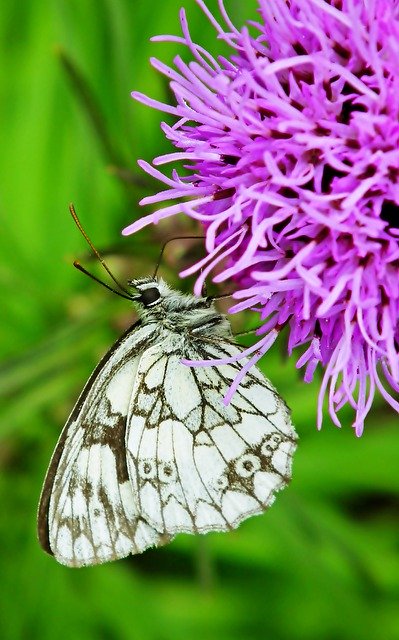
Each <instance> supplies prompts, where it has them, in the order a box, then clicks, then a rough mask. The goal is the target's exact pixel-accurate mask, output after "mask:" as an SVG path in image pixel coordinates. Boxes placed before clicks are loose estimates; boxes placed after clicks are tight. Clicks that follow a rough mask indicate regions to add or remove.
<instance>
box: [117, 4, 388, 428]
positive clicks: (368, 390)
mask: <svg viewBox="0 0 399 640" xmlns="http://www.w3.org/2000/svg"><path fill="white" fill-rule="evenodd" d="M197 1H198V4H199V5H200V6H201V7H202V9H203V10H204V12H205V13H206V15H207V16H208V18H209V20H210V21H211V22H212V23H213V25H214V27H215V29H216V31H217V34H218V37H219V39H222V40H224V41H225V42H226V43H227V44H228V45H229V46H230V47H231V50H232V51H231V56H230V57H229V58H225V57H219V58H218V59H217V60H216V59H214V58H213V57H212V56H211V55H210V54H209V53H208V52H207V51H205V49H203V48H202V47H201V46H200V45H198V44H196V43H194V42H193V41H192V40H191V37H190V33H189V30H188V26H187V21H186V16H185V13H184V11H183V10H182V11H181V14H180V20H181V25H182V30H183V37H182V38H177V37H172V36H165V37H158V38H154V40H158V41H165V40H167V41H173V42H181V43H182V44H183V45H186V47H188V49H189V50H190V53H191V55H192V62H191V63H189V64H186V63H184V62H183V60H182V59H181V58H180V57H176V58H175V60H174V68H170V67H167V66H166V65H164V64H163V63H162V62H160V61H158V60H152V64H153V66H154V67H155V68H156V69H157V70H158V71H160V72H161V73H163V74H164V75H165V76H166V77H167V78H168V79H169V81H170V87H171V89H172V91H173V93H174V95H175V98H176V105H174V106H169V105H167V104H163V103H160V102H157V101H155V100H151V99H150V98H148V97H146V96H143V95H142V94H140V93H134V94H133V96H134V97H135V98H136V99H137V100H140V101H141V102H143V103H144V104H146V105H149V106H151V107H155V108H157V109H160V110H161V111H164V112H166V113H169V114H172V115H173V116H175V117H176V122H175V124H174V125H173V126H169V125H167V124H165V123H163V124H162V128H163V131H164V133H165V135H166V137H167V138H168V139H169V140H171V142H172V143H173V145H174V146H175V147H176V148H177V149H178V151H177V152H176V153H170V154H168V155H166V156H160V157H157V158H155V159H154V161H153V165H149V164H148V163H146V162H141V163H140V164H141V166H142V167H143V169H144V170H145V171H147V172H148V173H149V174H150V175H152V176H154V177H155V178H157V179H159V180H160V181H161V182H163V183H164V184H166V185H167V189H166V190H163V191H161V192H160V193H158V194H157V195H155V196H151V197H148V198H145V199H144V200H143V201H142V204H151V205H154V204H158V203H167V202H168V201H170V200H172V201H175V203H172V204H167V206H164V208H160V209H158V210H157V211H156V212H155V213H153V214H151V215H149V216H146V217H145V218H142V219H140V220H138V221H137V222H135V223H133V224H132V225H130V226H129V227H127V228H126V229H125V230H124V234H129V233H133V232H135V231H137V230H138V229H141V228H142V227H143V226H145V225H146V224H149V223H156V222H158V221H159V220H161V219H162V218H166V217H167V216H171V215H173V214H176V213H185V214H186V215H188V216H190V217H192V218H194V219H196V220H199V221H200V222H201V223H202V224H203V225H204V227H205V229H206V250H207V257H206V258H205V259H204V260H203V261H201V262H200V263H197V264H196V265H194V266H193V267H192V268H191V269H188V270H186V271H185V272H184V273H183V275H188V274H189V273H194V272H199V271H200V269H201V271H200V275H199V276H198V279H197V282H196V289H195V290H196V292H197V293H199V292H200V290H201V285H202V282H203V280H204V278H205V277H206V276H207V275H208V273H209V272H210V271H211V270H212V269H214V268H215V267H218V270H217V275H216V276H215V277H214V281H215V282H224V281H226V280H229V281H230V280H233V281H234V282H235V286H236V289H237V290H236V293H235V296H234V297H235V298H237V299H239V300H240V302H239V303H238V304H236V305H235V306H234V307H233V309H232V311H233V312H237V311H240V310H243V309H247V308H250V309H254V310H257V311H259V313H260V316H261V319H262V322H263V325H262V328H261V329H260V331H259V334H260V341H259V343H258V344H257V346H256V347H255V348H254V347H252V349H250V350H247V352H246V355H249V356H251V357H250V362H251V363H253V362H255V361H256V360H257V359H258V358H259V357H260V356H261V355H263V354H264V353H265V352H266V350H267V349H268V348H269V347H270V345H271V344H272V343H273V342H274V340H275V339H276V337H277V336H278V334H279V332H280V331H281V329H282V328H283V327H288V351H289V353H290V354H291V353H292V351H293V349H294V348H295V347H299V346H302V351H303V353H302V355H301V356H300V358H299V360H298V361H297V367H304V368H305V373H304V379H305V381H306V382H309V381H310V380H312V378H313V375H314V372H315V370H316V368H317V366H318V365H320V368H321V369H322V370H323V378H322V382H321V388H320V395H319V406H318V426H319V427H320V426H321V422H322V408H323V399H324V397H325V395H327V396H328V406H329V412H330V415H331V418H332V420H333V422H334V423H335V424H336V425H337V426H340V421H339V419H338V416H337V411H338V410H339V409H341V407H343V406H344V405H345V404H346V403H349V404H350V405H351V407H352V408H353V410H354V413H355V418H354V422H353V426H354V428H355V431H356V434H357V435H361V433H362V431H363V423H364V419H365V417H366V415H367V413H368V411H369V410H370V407H371V405H372V402H373V398H374V393H375V391H376V389H377V390H379V392H380V393H381V395H382V396H383V397H384V398H385V399H386V401H387V402H388V403H389V404H390V405H391V406H392V407H393V408H394V409H396V410H397V411H398V410H399V402H398V400H397V399H395V397H394V396H395V395H396V397H397V392H398V391H399V358H398V350H399V330H398V317H399V242H398V241H399V64H398V60H399V5H398V3H397V1H396V0H330V1H325V0H290V1H289V2H288V1H287V0H259V14H260V20H259V22H256V23H254V22H252V23H250V24H248V25H247V26H244V27H243V28H242V29H241V30H238V29H237V28H236V27H235V26H234V25H233V24H232V23H231V22H230V20H229V18H228V16H227V14H226V11H225V9H224V6H223V2H222V0H220V2H219V5H220V11H221V14H222V16H223V20H224V23H225V26H224V27H222V26H221V25H220V24H219V23H218V22H217V21H216V19H215V18H214V17H213V16H212V15H211V13H210V12H209V10H208V9H207V7H206V6H205V5H204V3H203V2H202V1H201V0H197ZM176 161H183V162H184V166H185V168H186V171H185V174H184V175H183V176H181V175H179V173H178V172H177V170H173V172H172V175H171V177H166V176H165V175H164V174H163V173H161V172H160V171H158V170H157V169H156V168H155V167H157V166H161V165H164V164H166V163H169V162H176ZM187 171H188V175H187ZM176 200H177V204H176ZM303 345H304V346H303ZM245 368H248V365H247V366H246V367H245ZM245 368H244V369H245ZM238 382H239V380H238V381H236V384H238ZM236 384H235V386H236ZM233 390H234V389H233Z"/></svg>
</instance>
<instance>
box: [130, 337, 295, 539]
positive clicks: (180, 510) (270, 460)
mask: <svg viewBox="0 0 399 640" xmlns="http://www.w3.org/2000/svg"><path fill="white" fill-rule="evenodd" d="M238 353H239V347H237V346H235V345H232V344H231V343H229V342H228V341H218V343H217V344H216V343H213V344H212V343H206V342H202V341H200V340H194V341H192V342H191V343H190V345H189V346H187V345H186V346H184V347H182V343H181V341H177V343H176V344H174V343H173V341H172V340H170V341H167V342H164V343H163V344H157V345H154V346H152V347H151V348H150V349H148V350H147V352H146V353H145V354H143V357H142V359H141V360H140V363H139V367H138V371H137V379H136V385H135V389H134V392H133V399H132V403H131V406H130V408H129V412H128V420H127V434H126V444H127V463H128V468H129V473H130V476H131V479H132V482H133V485H134V490H135V492H137V495H138V498H139V505H140V512H141V514H142V516H143V517H144V518H145V520H146V521H147V522H148V523H149V524H151V525H152V526H153V527H154V528H156V529H158V530H166V531H168V533H169V534H171V535H175V534H176V533H179V532H188V533H206V532H207V531H212V530H218V531H225V530H227V529H231V528H234V527H236V526H237V525H238V524H239V523H240V522H241V521H242V520H244V519H245V518H247V517H249V516H251V515H254V514H258V513H261V512H263V511H264V510H265V509H266V508H267V507H268V506H270V504H271V503H272V502H273V500H274V493H275V492H276V491H278V490H279V489H281V488H282V487H284V486H285V485H286V484H287V482H288V481H289V479H290V476H291V459H292V455H293V452H294V450H295V446H296V444H295V443H296V436H295V432H294V430H293V427H292V424H291V420H290V416H289V412H288V409H287V407H286V405H285V403H284V401H283V400H282V399H281V398H280V396H279V395H278V394H277V392H276V391H275V389H274V388H273V387H272V385H271V384H270V382H269V381H267V380H266V379H265V378H264V377H263V376H262V374H261V373H260V372H259V371H258V370H257V369H253V370H252V372H251V373H249V374H247V376H246V377H245V379H244V380H243V382H242V383H241V385H240V387H239V388H238V391H237V392H236V394H235V395H234V397H233V399H232V401H231V403H230V404H229V405H228V406H225V405H224V404H223V403H222V399H223V396H224V395H225V393H226V392H227V390H228V388H229V386H230V384H231V382H232V380H233V379H234V378H235V376H236V375H237V373H238V371H239V367H240V365H237V364H235V363H233V364H227V365H218V366H215V367H209V368H203V367H198V368H191V367H187V366H184V365H182V364H181V359H182V358H183V357H185V358H189V359H190V360H198V359H204V357H205V358H206V359H213V358H219V359H220V358H226V357H228V356H234V355H236V354H238Z"/></svg>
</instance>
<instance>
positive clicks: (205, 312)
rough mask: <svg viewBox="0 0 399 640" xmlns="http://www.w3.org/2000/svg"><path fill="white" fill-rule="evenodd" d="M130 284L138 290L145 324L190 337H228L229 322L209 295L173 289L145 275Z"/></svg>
mask: <svg viewBox="0 0 399 640" xmlns="http://www.w3.org/2000/svg"><path fill="white" fill-rule="evenodd" d="M131 284H132V285H133V286H134V287H135V288H136V289H138V291H139V292H140V294H139V296H138V297H137V299H136V300H137V302H138V305H139V314H140V316H141V319H142V322H144V323H145V324H152V323H156V324H158V325H160V327H159V328H160V330H167V331H170V332H172V333H178V334H187V335H192V336H193V337H195V336H209V335H211V336H215V335H219V336H223V337H227V338H231V336H232V334H231V328H230V323H229V322H228V320H227V318H226V316H224V315H223V314H221V313H219V312H218V311H217V309H216V308H215V306H214V303H213V301H212V298H206V297H203V296H193V295H190V294H184V293H180V292H179V291H174V290H173V289H171V288H170V287H169V286H168V285H167V284H166V283H165V282H164V281H163V280H161V279H160V280H156V279H154V278H145V279H142V280H134V281H132V282H131Z"/></svg>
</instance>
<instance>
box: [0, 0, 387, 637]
mask: <svg viewBox="0 0 399 640" xmlns="http://www.w3.org/2000/svg"><path fill="white" fill-rule="evenodd" d="M181 3H182V0H163V2H160V3H148V2H146V1H144V0H112V1H111V0H97V2H94V1H89V0H48V1H47V2H40V1H39V0H36V1H35V0H27V1H26V2H24V3H15V2H14V3H11V2H8V3H5V4H3V6H2V10H1V12H0V28H1V47H2V55H1V58H0V69H1V83H0V91H1V107H0V108H1V110H2V112H1V126H2V136H1V139H2V153H1V156H0V164H1V176H2V178H1V201H0V214H1V227H2V228H1V235H0V242H1V257H2V260H1V267H0V278H1V291H2V303H1V327H2V330H1V338H2V340H1V356H2V365H1V372H0V390H1V424H0V440H1V441H0V618H1V619H0V637H1V638H5V639H6V640H12V639H14V638H15V639H20V638H29V639H36V638H37V639H40V640H46V639H47V638H54V637H55V638H61V639H63V638H76V639H82V640H86V639H87V640H89V639H96V638H99V639H102V638H104V639H106V640H114V639H115V640H119V639H125V638H126V639H132V640H136V639H137V640H141V639H146V640H180V639H182V640H183V639H184V640H185V639H187V638H190V639H193V640H195V639H197V638H198V639H201V640H207V639H212V640H213V639H220V640H223V639H226V640H227V639H229V640H232V639H236V638H237V639H246V638H271V639H273V640H279V639H286V638H287V639H294V640H295V639H296V638H298V639H299V638H309V639H315V640H316V638H317V639H318V640H324V639H326V640H335V639H343V640H345V639H348V640H349V639H352V640H353V639H354V638H355V639H356V638H362V639H370V640H371V639H373V640H374V639H375V638H384V639H385V640H390V639H394V638H399V610H398V597H399V553H398V552H399V536H398V529H399V508H398V506H399V474H398V473H397V468H398V464H397V450H398V445H399V431H398V429H397V422H398V419H397V416H396V415H395V414H394V413H393V412H392V411H390V410H388V409H387V408H386V406H385V405H383V404H382V403H381V402H380V401H379V400H377V401H376V403H375V408H374V410H373V412H372V414H371V415H370V417H369V420H368V422H367V425H366V432H365V435H364V436H363V438H362V439H361V440H358V439H356V438H355V437H354V435H353V434H352V430H351V428H350V426H349V425H350V414H344V415H343V422H344V423H346V426H345V428H344V429H342V430H341V431H340V430H338V429H336V428H334V427H333V426H331V424H330V423H329V422H328V420H326V424H325V427H324V429H323V431H322V432H321V433H318V432H317V431H316V429H315V406H316V394H317V384H315V385H311V386H305V385H304V384H303V383H302V382H301V380H300V377H299V376H298V373H297V372H296V370H295V365H294V361H293V360H291V361H287V359H286V358H284V355H283V349H281V348H280V349H279V348H278V347H277V348H276V349H275V350H274V351H272V352H271V353H270V354H269V355H268V356H267V358H264V361H263V363H262V366H263V369H264V371H265V372H266V373H267V375H268V376H269V377H270V378H271V379H272V381H273V382H274V384H275V385H276V386H277V387H278V389H279V390H280V392H281V394H282V395H283V396H284V397H285V398H286V400H287V402H288V404H289V405H290V406H291V407H292V409H293V419H294V422H295V424H296V425H297V429H298V432H299V434H300V446H299V448H298V451H297V454H296V457H295V464H294V479H293V482H292V484H291V485H290V487H289V488H288V489H287V490H285V491H284V492H283V493H282V494H281V495H279V496H278V499H277V501H276V503H275V505H274V506H273V508H272V509H271V510H270V511H269V512H268V513H267V514H265V515H263V516H261V517H257V518H253V519H251V520H249V521H247V522H245V523H244V524H243V525H242V526H241V527H240V528H239V529H238V530H237V531H236V532H234V533H230V534H212V535H208V536H206V537H203V538H200V539H197V538H195V537H191V536H179V537H178V538H177V539H176V540H175V541H174V542H173V543H172V544H170V545H169V546H167V547H164V548H162V549H159V550H153V551H148V552H147V553H145V554H143V555H142V556H140V557H132V558H128V559H126V560H122V561H119V562H116V563H113V564H109V565H104V566H100V567H95V568H87V569H80V570H72V569H67V568H65V567H62V566H59V565H57V563H56V562H55V561H54V560H53V559H52V558H51V557H49V556H46V555H45V554H44V553H43V552H42V550H41V549H40V547H39V545H38V543H37V540H36V524H35V520H36V507H37V501H38V497H39V493H40V489H41V483H42V480H43V477H44V474H45V470H46V467H47V464H48V461H49V459H50V455H51V453H52V450H53V447H54V445H55V442H56V439H57V437H58V434H59V432H60V429H61V427H62V425H63V423H64V421H65V419H66V417H67V415H68V412H69V410H70V408H71V406H72V405H73V402H74V400H75V399H76V397H77V395H78V393H79V391H80V390H81V388H82V386H83V383H84V382H85V380H86V378H87V376H88V374H89V373H90V371H91V370H92V368H93V367H94V365H95V364H96V363H97V361H98V359H99V358H100V356H101V355H102V354H103V353H104V352H105V351H106V350H107V348H108V347H109V346H110V345H111V344H112V342H113V341H114V339H115V338H116V337H117V336H118V335H119V334H120V333H121V331H122V330H123V328H124V327H126V326H128V325H129V324H130V323H131V322H132V318H133V314H132V310H131V308H130V306H129V304H128V303H126V301H123V300H120V299H118V298H116V297H114V296H112V295H111V294H108V293H107V292H106V291H104V290H103V289H102V288H101V287H99V286H97V285H96V284H95V283H93V282H92V281H90V280H89V279H88V278H85V277H84V276H82V275H81V274H79V273H78V272H77V271H75V270H74V269H73V268H72V266H71V262H72V261H73V259H74V258H79V259H80V260H82V261H83V262H84V263H85V264H86V266H87V267H88V268H90V269H91V270H93V271H95V272H96V273H98V269H97V266H96V265H95V264H94V262H93V261H89V252H88V251H87V247H86V245H85V243H84V240H83V238H82V237H81V236H80V235H79V233H78V232H77V229H76V228H75V226H74V225H73V222H72V220H71V218H70V217H69V215H68V211H67V205H68V203H69V202H70V201H73V202H75V204H76V207H77V210H78V212H79V214H80V216H81V219H82V222H83V224H84V226H85V227H86V229H87V230H88V231H89V233H90V235H91V236H92V238H93V240H94V241H95V243H96V244H97V246H98V247H99V248H101V249H102V250H103V251H104V252H105V253H106V254H107V255H109V262H110V264H111V266H112V268H113V270H114V271H115V272H116V273H117V274H118V275H120V277H121V278H123V279H126V278H127V277H129V276H130V277H134V276H137V275H143V274H146V273H147V274H148V273H149V272H151V270H152V268H153V266H154V264H155V261H156V257H157V255H158V253H159V249H160V246H161V245H162V242H163V240H164V238H165V237H170V236H171V235H176V234H177V231H179V232H180V231H181V232H182V233H183V234H184V233H187V232H188V231H190V232H192V227H190V225H189V224H188V222H187V221H184V220H183V221H179V222H178V221H177V220H174V222H173V223H172V224H169V225H168V224H166V225H164V226H163V227H162V226H159V227H157V228H156V229H155V230H154V229H152V230H151V229H150V230H148V229H147V230H144V231H143V232H141V233H140V234H138V236H137V237H130V238H124V239H122V238H121V236H120V230H121V229H122V227H124V226H125V225H127V224H128V223H130V222H131V221H132V220H133V219H135V218H136V217H137V216H139V215H140V213H139V211H138V207H137V201H138V199H139V198H140V197H141V196H143V195H144V194H147V193H151V192H152V191H153V190H154V189H156V188H158V187H157V186H156V185H154V184H152V183H151V182H148V179H147V178H146V177H145V176H144V174H143V173H142V172H140V170H139V169H138V168H137V167H136V160H137V158H145V159H147V160H150V159H151V158H152V157H153V156H155V155H158V154H160V153H162V152H165V151H166V150H167V149H168V148H169V147H168V145H167V144H166V143H165V141H164V139H163V136H162V134H161V132H160V130H159V122H160V120H161V115H160V114H159V113H157V112H152V111H151V110H149V109H146V108H145V107H143V106H141V105H139V104H135V103H134V102H133V101H132V100H131V98H130V96H129V93H130V91H131V90H132V89H137V90H140V91H143V92H145V93H148V94H150V95H151V96H154V97H157V98H160V99H165V100H167V99H168V89H167V86H166V85H165V83H164V81H163V80H162V78H160V77H158V76H157V74H156V73H155V72H154V71H153V70H151V68H150V66H149V63H148V58H149V56H151V55H157V56H160V57H162V59H164V60H166V61H170V60H171V59H172V57H173V55H175V53H176V52H177V51H178V50H179V52H180V53H182V54H183V55H185V53H184V51H183V50H182V49H181V48H179V47H177V45H176V46H172V45H160V44H150V43H149V37H150V36H151V35H154V34H159V33H175V34H177V33H179V24H178V9H179V7H180V4H181ZM185 5H186V8H187V10H188V13H189V17H190V24H191V28H192V33H193V37H194V39H197V40H199V41H201V43H203V44H204V45H205V46H206V47H208V48H210V49H211V50H212V51H213V52H217V51H224V49H223V46H222V44H221V43H218V42H217V41H216V39H215V33H214V30H213V28H212V27H211V26H210V25H209V23H208V22H207V20H206V19H205V18H204V17H203V16H202V14H201V12H200V11H199V9H198V7H197V6H196V5H195V3H194V0H186V2H185ZM209 6H210V7H211V8H215V7H216V2H215V1H213V2H211V1H210V2H209ZM227 6H228V7H229V9H230V12H231V15H232V16H233V18H234V19H235V21H236V22H237V23H240V22H241V21H242V20H243V19H244V18H245V17H247V16H249V15H254V11H253V10H254V6H255V0H252V1H251V2H248V3H243V2H239V1H238V0H237V1H236V2H235V3H234V2H233V1H232V0H231V1H230V2H228V3H227ZM244 14H245V15H244ZM162 117H163V116H162ZM177 244H178V246H176V245H174V248H173V249H170V250H169V251H168V254H167V256H166V259H165V267H164V274H165V275H166V276H167V277H168V279H169V280H170V281H171V282H172V283H173V282H175V283H176V273H177V272H178V270H179V268H181V267H182V266H184V264H185V263H186V262H187V260H188V259H189V258H188V256H187V250H186V249H185V247H184V246H183V245H184V243H181V244H179V243H177ZM190 250H191V251H194V250H199V251H200V250H201V246H199V247H195V246H193V245H192V246H191V247H190ZM190 284H192V283H190V282H184V283H180V284H179V285H178V286H181V287H185V288H189V287H190ZM235 320H236V326H239V327H243V326H245V325H246V324H247V323H252V324H256V318H250V317H247V318H243V319H241V320H240V319H238V318H237V319H235Z"/></svg>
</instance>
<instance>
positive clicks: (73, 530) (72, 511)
mask: <svg viewBox="0 0 399 640" xmlns="http://www.w3.org/2000/svg"><path fill="white" fill-rule="evenodd" d="M154 331H155V327H154V326H153V325H147V326H136V327H134V328H132V329H130V330H129V331H128V332H127V334H126V335H125V336H124V337H122V338H121V340H120V341H118V343H117V344H116V345H115V346H114V347H113V349H112V350H111V351H110V352H109V353H108V354H107V355H106V356H105V358H104V359H103V361H102V362H101V363H100V365H99V366H98V367H97V369H96V371H95V372H94V373H93V375H92V376H91V378H90V380H89V382H88V383H87V385H86V387H85V389H84V390H83V393H82V395H81V397H80V398H79V400H78V403H77V405H76V407H75V409H74V410H73V412H72V414H71V416H70V418H69V420H68V422H67V424H66V426H65V429H64V431H63V433H62V435H61V438H60V441H59V444H58V446H57V448H56V451H55V453H54V456H53V459H52V461H51V463H50V467H49V471H48V474H47V478H46V481H45V484H44V488H43V492H42V497H41V501H40V507H39V538H40V541H41V544H42V546H43V547H44V549H45V550H46V551H48V552H50V553H52V554H53V555H54V556H55V557H56V558H57V560H58V561H59V562H61V563H62V564H66V565H70V566H81V565H87V564H96V563H100V562H105V561H107V560H114V559H116V558H121V557H124V556H126V555H128V554H129V553H137V552H139V551H142V550H143V549H145V548H147V547H148V546H152V545H155V544H158V543H162V542H164V537H163V536H162V535H161V534H159V533H158V532H156V531H154V530H153V528H152V527H150V526H149V525H148V524H147V523H145V522H144V521H143V520H142V518H141V517H140V514H139V512H138V510H137V498H136V496H135V495H134V493H133V488H132V484H131V482H130V479H129V475H128V470H127V465H126V451H125V429H126V417H127V412H128V406H129V402H130V398H131V396H132V388H133V385H134V380H135V372H136V371H137V369H138V366H139V361H140V357H141V355H142V353H143V351H144V350H145V349H146V347H147V346H148V345H149V344H151V342H152V340H153V339H154Z"/></svg>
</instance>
